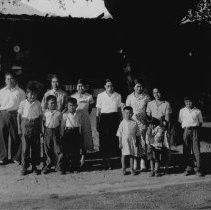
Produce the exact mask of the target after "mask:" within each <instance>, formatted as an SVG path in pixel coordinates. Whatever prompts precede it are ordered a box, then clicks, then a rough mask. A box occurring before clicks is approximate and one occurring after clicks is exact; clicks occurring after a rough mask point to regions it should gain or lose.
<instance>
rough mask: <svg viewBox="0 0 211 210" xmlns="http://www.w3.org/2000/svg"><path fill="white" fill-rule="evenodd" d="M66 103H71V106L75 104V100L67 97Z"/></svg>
mask: <svg viewBox="0 0 211 210" xmlns="http://www.w3.org/2000/svg"><path fill="white" fill-rule="evenodd" d="M67 103H71V104H74V105H75V104H77V99H75V98H73V97H68V99H67Z"/></svg>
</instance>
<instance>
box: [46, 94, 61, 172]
mask: <svg viewBox="0 0 211 210" xmlns="http://www.w3.org/2000/svg"><path fill="white" fill-rule="evenodd" d="M46 102H47V109H46V110H45V113H44V116H43V121H44V148H45V154H46V157H47V160H46V166H45V167H44V169H43V173H44V174H47V173H48V172H49V171H50V169H51V167H52V166H55V169H56V170H60V169H61V168H60V163H61V158H62V152H61V143H60V138H61V135H60V128H61V120H62V113H61V112H60V111H58V110H57V99H56V96H54V95H49V96H47V98H46Z"/></svg>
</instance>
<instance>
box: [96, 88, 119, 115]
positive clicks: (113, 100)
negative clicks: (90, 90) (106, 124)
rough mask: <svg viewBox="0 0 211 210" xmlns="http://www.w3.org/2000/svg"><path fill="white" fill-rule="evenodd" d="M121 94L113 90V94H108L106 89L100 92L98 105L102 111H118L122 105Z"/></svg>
mask: <svg viewBox="0 0 211 210" xmlns="http://www.w3.org/2000/svg"><path fill="white" fill-rule="evenodd" d="M121 105H122V104H121V95H120V94H119V93H116V92H113V94H112V95H111V96H108V94H107V93H106V91H104V92H102V93H100V94H98V96H97V104H96V107H97V108H100V109H101V113H112V112H117V111H118V108H120V107H121Z"/></svg>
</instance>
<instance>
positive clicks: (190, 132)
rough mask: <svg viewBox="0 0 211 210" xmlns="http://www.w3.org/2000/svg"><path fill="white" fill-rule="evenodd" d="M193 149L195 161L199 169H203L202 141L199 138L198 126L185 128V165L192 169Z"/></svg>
mask: <svg viewBox="0 0 211 210" xmlns="http://www.w3.org/2000/svg"><path fill="white" fill-rule="evenodd" d="M191 151H192V153H193V157H194V162H196V167H197V169H198V170H200V169H201V158H200V142H199V139H198V127H191V128H185V129H184V133H183V155H184V161H185V167H186V169H187V170H190V168H191V166H192V165H193V163H192V161H191Z"/></svg>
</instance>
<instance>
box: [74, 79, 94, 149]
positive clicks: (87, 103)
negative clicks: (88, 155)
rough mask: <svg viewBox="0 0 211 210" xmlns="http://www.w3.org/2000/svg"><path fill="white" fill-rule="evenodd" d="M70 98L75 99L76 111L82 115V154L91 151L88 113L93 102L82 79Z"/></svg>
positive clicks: (91, 140)
mask: <svg viewBox="0 0 211 210" xmlns="http://www.w3.org/2000/svg"><path fill="white" fill-rule="evenodd" d="M71 97H73V98H75V99H77V104H78V107H77V110H80V111H81V113H82V134H83V142H84V152H86V151H93V149H94V146H93V138H92V128H91V120H90V116H89V115H90V113H91V111H92V108H93V104H94V100H93V97H92V95H91V94H89V93H87V92H86V86H85V82H84V81H83V80H82V79H79V80H78V83H77V92H76V93H75V94H73V95H72V96H71Z"/></svg>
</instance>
